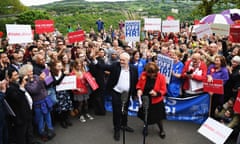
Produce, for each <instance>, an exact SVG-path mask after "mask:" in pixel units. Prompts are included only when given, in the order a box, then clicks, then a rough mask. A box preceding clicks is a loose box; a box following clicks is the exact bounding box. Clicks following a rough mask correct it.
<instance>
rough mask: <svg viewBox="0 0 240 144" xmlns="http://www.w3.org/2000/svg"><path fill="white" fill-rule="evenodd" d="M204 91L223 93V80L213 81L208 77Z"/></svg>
mask: <svg viewBox="0 0 240 144" xmlns="http://www.w3.org/2000/svg"><path fill="white" fill-rule="evenodd" d="M203 91H205V92H212V93H215V94H223V93H224V88H223V81H222V80H219V79H214V80H213V82H207V79H206V80H204V81H203Z"/></svg>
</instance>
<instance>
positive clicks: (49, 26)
mask: <svg viewBox="0 0 240 144" xmlns="http://www.w3.org/2000/svg"><path fill="white" fill-rule="evenodd" d="M35 31H36V33H37V34H42V33H45V32H53V31H54V21H53V20H35Z"/></svg>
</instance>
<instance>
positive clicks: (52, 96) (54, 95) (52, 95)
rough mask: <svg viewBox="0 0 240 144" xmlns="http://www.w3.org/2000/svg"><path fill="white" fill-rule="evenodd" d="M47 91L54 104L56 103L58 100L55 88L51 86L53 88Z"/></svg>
mask: <svg viewBox="0 0 240 144" xmlns="http://www.w3.org/2000/svg"><path fill="white" fill-rule="evenodd" d="M47 91H48V96H49V97H50V98H51V100H52V102H53V104H54V105H55V104H56V103H57V102H58V100H57V97H56V91H55V89H54V88H53V87H51V88H48V89H47Z"/></svg>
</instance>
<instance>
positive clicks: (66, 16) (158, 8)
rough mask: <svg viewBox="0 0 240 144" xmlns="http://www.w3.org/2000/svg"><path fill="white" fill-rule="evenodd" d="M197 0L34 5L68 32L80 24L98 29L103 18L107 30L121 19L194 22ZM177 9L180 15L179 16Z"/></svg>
mask: <svg viewBox="0 0 240 144" xmlns="http://www.w3.org/2000/svg"><path fill="white" fill-rule="evenodd" d="M197 3H198V2H196V1H179V2H174V1H169V0H167V1H165V2H162V0H136V1H123V2H87V1H85V0H64V1H59V2H55V3H51V4H47V5H41V6H34V7H33V8H35V9H43V10H45V11H47V12H48V13H49V14H50V15H51V16H52V18H53V19H54V20H55V26H56V27H57V28H59V30H60V31H61V32H63V33H66V29H67V25H71V26H72V27H73V28H75V27H76V26H77V24H80V25H81V27H82V28H83V29H84V30H87V31H88V30H90V28H91V27H93V28H95V27H96V24H95V22H96V20H97V19H98V18H99V17H101V18H102V19H103V21H104V22H105V29H106V30H107V29H108V28H109V27H110V25H113V27H114V28H116V27H117V26H118V22H119V21H120V20H139V19H141V20H142V19H143V18H145V17H155V18H162V19H166V17H167V16H168V15H171V16H174V17H175V18H176V19H180V20H181V21H192V20H193V19H194V18H196V16H194V15H192V11H193V10H194V9H195V6H196V5H197ZM174 10H175V11H174ZM176 10H177V11H178V13H176Z"/></svg>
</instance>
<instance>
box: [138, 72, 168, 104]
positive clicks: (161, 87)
mask: <svg viewBox="0 0 240 144" xmlns="http://www.w3.org/2000/svg"><path fill="white" fill-rule="evenodd" d="M146 81H147V74H146V72H143V73H142V75H141V76H140V78H139V80H138V83H137V86H136V88H137V89H141V90H142V91H144V87H145V84H146ZM153 90H154V91H156V92H157V93H160V96H156V97H152V104H156V103H159V102H161V101H163V99H164V95H165V94H166V92H167V88H166V79H165V77H164V76H163V75H162V74H160V73H158V74H157V79H156V81H155V85H154V88H153Z"/></svg>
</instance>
